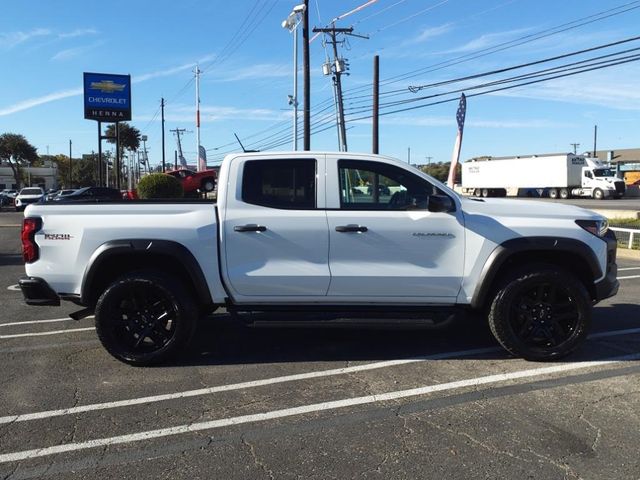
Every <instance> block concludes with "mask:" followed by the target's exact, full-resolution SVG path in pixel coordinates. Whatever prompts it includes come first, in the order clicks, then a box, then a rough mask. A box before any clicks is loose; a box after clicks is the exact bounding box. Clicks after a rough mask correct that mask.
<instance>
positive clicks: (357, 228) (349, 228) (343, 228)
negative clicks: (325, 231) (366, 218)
mask: <svg viewBox="0 0 640 480" xmlns="http://www.w3.org/2000/svg"><path fill="white" fill-rule="evenodd" d="M368 230H369V229H368V228H367V227H365V226H363V225H338V226H337V227H336V232H340V233H346V232H361V233H364V232H366V231H368Z"/></svg>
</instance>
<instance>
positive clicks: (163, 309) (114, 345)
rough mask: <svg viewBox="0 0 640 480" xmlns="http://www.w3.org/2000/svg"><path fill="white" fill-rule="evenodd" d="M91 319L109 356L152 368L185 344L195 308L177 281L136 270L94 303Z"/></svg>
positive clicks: (195, 315)
mask: <svg viewBox="0 0 640 480" xmlns="http://www.w3.org/2000/svg"><path fill="white" fill-rule="evenodd" d="M95 315H96V330H97V333H98V337H99V339H100V341H101V342H102V344H103V346H104V347H105V348H106V349H107V351H108V352H109V353H110V354H111V355H113V356H114V357H115V358H117V359H118V360H121V361H123V362H126V363H130V364H132V365H152V364H156V363H160V362H163V361H165V360H167V359H168V358H170V357H171V356H173V355H175V354H176V353H177V352H178V351H179V350H180V349H182V347H184V346H185V345H186V344H187V343H188V341H189V340H190V338H191V336H192V334H193V330H194V327H195V323H196V319H197V308H196V307H195V304H194V302H193V298H192V296H191V295H190V294H189V292H188V291H186V289H185V288H184V287H182V285H180V284H179V283H177V282H174V281H172V280H171V279H170V278H168V277H165V276H163V275H161V274H156V273H153V272H138V273H133V274H128V275H126V276H124V277H121V278H120V279H118V280H116V281H115V282H114V283H112V284H111V285H110V286H109V287H108V288H107V289H106V290H105V291H104V293H103V294H102V295H101V296H100V298H99V299H98V303H97V304H96V309H95Z"/></svg>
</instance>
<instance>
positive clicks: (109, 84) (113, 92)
mask: <svg viewBox="0 0 640 480" xmlns="http://www.w3.org/2000/svg"><path fill="white" fill-rule="evenodd" d="M84 118H86V119H87V120H98V121H102V122H121V121H125V120H131V75H114V74H110V73H88V72H85V73H84Z"/></svg>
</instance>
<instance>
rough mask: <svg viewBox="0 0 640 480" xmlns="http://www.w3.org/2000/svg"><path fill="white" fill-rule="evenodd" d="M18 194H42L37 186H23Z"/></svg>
mask: <svg viewBox="0 0 640 480" xmlns="http://www.w3.org/2000/svg"><path fill="white" fill-rule="evenodd" d="M20 195H42V190H40V189H39V188H23V189H22V190H21V191H20Z"/></svg>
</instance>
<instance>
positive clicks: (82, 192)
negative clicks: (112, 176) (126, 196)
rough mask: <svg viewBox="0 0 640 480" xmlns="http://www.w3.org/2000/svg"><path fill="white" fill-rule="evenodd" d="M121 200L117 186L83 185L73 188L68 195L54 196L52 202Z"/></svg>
mask: <svg viewBox="0 0 640 480" xmlns="http://www.w3.org/2000/svg"><path fill="white" fill-rule="evenodd" d="M104 200H122V194H121V193H120V190H118V189H117V188H110V187H84V188H80V189H79V190H75V191H74V192H73V193H70V194H68V195H60V196H56V197H54V199H53V201H54V202H81V201H85V202H86V201H104Z"/></svg>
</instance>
